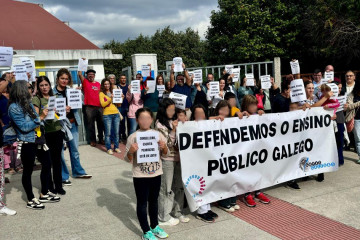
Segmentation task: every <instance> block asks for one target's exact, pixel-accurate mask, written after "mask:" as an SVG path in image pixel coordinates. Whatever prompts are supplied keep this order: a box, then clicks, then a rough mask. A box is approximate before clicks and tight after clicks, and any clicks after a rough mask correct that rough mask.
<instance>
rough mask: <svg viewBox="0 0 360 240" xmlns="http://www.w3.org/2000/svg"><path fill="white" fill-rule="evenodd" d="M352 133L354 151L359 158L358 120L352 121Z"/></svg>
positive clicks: (359, 128) (359, 127)
mask: <svg viewBox="0 0 360 240" xmlns="http://www.w3.org/2000/svg"><path fill="white" fill-rule="evenodd" d="M352 132H353V133H354V138H355V147H356V151H357V154H358V156H359V157H360V120H357V119H355V120H354V129H353V131H352Z"/></svg>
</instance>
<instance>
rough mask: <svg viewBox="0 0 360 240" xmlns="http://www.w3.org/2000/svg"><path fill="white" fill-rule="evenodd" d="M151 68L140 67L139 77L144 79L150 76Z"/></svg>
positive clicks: (147, 66) (146, 66)
mask: <svg viewBox="0 0 360 240" xmlns="http://www.w3.org/2000/svg"><path fill="white" fill-rule="evenodd" d="M150 71H151V67H150V66H149V65H142V66H141V76H143V77H144V78H145V79H146V78H147V77H149V76H150Z"/></svg>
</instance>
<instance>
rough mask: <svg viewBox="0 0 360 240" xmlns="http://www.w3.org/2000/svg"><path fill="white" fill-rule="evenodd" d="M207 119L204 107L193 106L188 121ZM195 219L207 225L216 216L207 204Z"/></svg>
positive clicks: (201, 208)
mask: <svg viewBox="0 0 360 240" xmlns="http://www.w3.org/2000/svg"><path fill="white" fill-rule="evenodd" d="M207 119H208V116H207V111H206V109H205V107H204V106H203V105H201V104H196V105H194V106H193V109H192V113H191V118H190V120H191V121H201V120H207ZM196 218H197V219H200V220H202V221H204V222H207V223H212V222H214V221H215V219H216V218H218V215H217V214H216V213H214V212H213V211H211V206H210V203H208V204H205V205H202V206H200V207H199V209H198V210H197V215H196Z"/></svg>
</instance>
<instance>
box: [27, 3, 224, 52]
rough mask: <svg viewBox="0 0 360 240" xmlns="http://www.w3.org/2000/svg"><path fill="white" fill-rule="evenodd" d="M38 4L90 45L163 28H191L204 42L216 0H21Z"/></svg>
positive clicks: (145, 33)
mask: <svg viewBox="0 0 360 240" xmlns="http://www.w3.org/2000/svg"><path fill="white" fill-rule="evenodd" d="M23 1H24V2H31V3H42V4H43V5H44V8H45V9H46V10H47V11H48V12H50V13H51V14H53V15H54V16H55V17H57V18H58V19H60V20H61V21H69V22H70V27H72V28H73V29H74V30H76V31H77V32H79V33H80V34H82V35H83V36H84V37H86V38H88V39H89V40H90V41H92V42H93V43H94V44H96V45H98V46H99V47H102V45H103V44H104V43H106V42H108V41H110V40H112V39H115V40H118V41H124V40H126V39H128V38H130V39H133V38H135V37H137V36H138V35H139V34H140V33H142V34H143V35H152V34H153V33H154V32H155V31H156V30H157V29H161V28H164V27H165V26H167V25H170V27H171V28H172V29H173V30H174V31H180V30H184V29H186V28H187V27H192V28H193V29H195V30H198V31H199V34H200V36H201V37H202V38H204V34H205V32H206V30H207V27H208V26H209V24H210V20H209V17H210V15H211V11H212V10H216V9H217V5H218V4H217V0H201V1H199V0H183V1H171V0H166V1H165V0H157V1H149V0H148V1H146V0H131V1H122V0H100V1H99V0H86V1H79V0H63V1H58V0H57V1H55V0H46V1H45V0H23Z"/></svg>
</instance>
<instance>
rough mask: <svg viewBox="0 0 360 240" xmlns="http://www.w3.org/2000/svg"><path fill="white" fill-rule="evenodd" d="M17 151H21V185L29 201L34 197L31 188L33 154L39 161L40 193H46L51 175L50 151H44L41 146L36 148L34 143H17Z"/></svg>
mask: <svg viewBox="0 0 360 240" xmlns="http://www.w3.org/2000/svg"><path fill="white" fill-rule="evenodd" d="M18 146H19V151H21V155H20V156H21V161H22V163H23V174H22V179H21V181H22V185H23V187H24V190H25V193H26V196H27V198H28V200H29V201H31V200H32V199H33V198H34V193H33V190H32V183H31V175H32V173H33V168H34V162H35V155H36V156H37V157H38V159H39V161H40V162H41V173H40V182H41V193H42V194H43V195H46V194H47V192H48V191H49V187H50V177H51V159H50V151H49V150H47V151H44V150H43V148H41V149H38V148H37V145H36V144H35V143H23V144H19V145H18Z"/></svg>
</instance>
